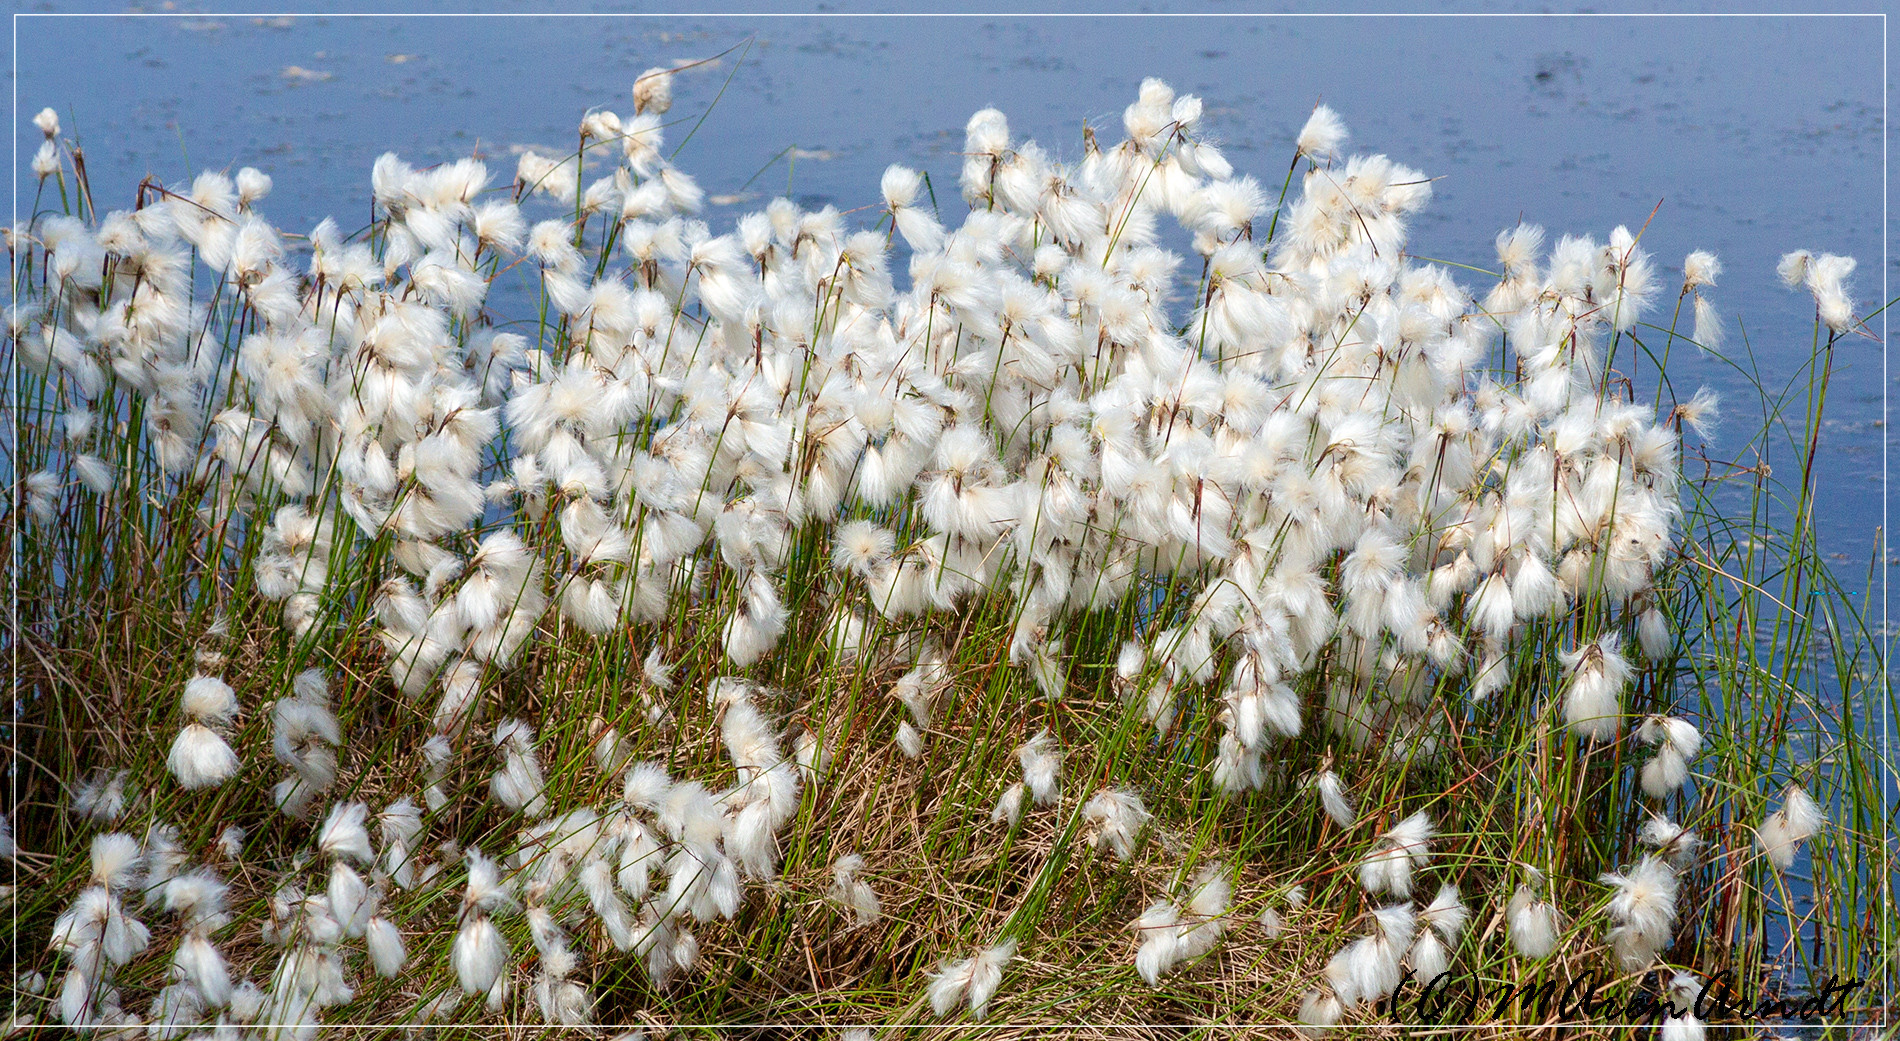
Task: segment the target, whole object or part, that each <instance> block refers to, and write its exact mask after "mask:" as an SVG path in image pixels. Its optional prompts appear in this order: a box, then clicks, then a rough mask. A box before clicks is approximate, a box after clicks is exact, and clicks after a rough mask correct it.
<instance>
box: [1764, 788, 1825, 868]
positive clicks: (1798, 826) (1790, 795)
mask: <svg viewBox="0 0 1900 1041" xmlns="http://www.w3.org/2000/svg"><path fill="white" fill-rule="evenodd" d="M1826 823H1827V816H1826V815H1825V814H1824V813H1822V812H1821V806H1820V804H1819V803H1817V802H1815V801H1814V797H1813V796H1811V795H1809V794H1808V791H1807V789H1806V788H1803V787H1801V786H1800V785H1799V784H1791V785H1789V786H1788V787H1787V788H1786V789H1784V790H1783V791H1782V793H1781V808H1780V809H1778V810H1776V811H1775V812H1773V813H1771V814H1769V815H1768V816H1767V817H1766V818H1765V819H1764V820H1763V821H1762V822H1761V827H1760V828H1759V829H1757V830H1756V833H1755V838H1756V843H1757V845H1759V846H1760V847H1761V851H1762V855H1763V856H1766V857H1767V858H1768V862H1769V863H1770V864H1773V865H1774V866H1775V867H1776V868H1778V869H1779V870H1782V871H1786V870H1788V869H1789V868H1791V867H1793V866H1794V858H1795V854H1796V853H1798V852H1799V851H1800V848H1801V843H1803V842H1806V841H1807V840H1808V839H1811V838H1813V837H1814V836H1816V835H1818V834H1820V832H1821V827H1822V825H1824V824H1826Z"/></svg>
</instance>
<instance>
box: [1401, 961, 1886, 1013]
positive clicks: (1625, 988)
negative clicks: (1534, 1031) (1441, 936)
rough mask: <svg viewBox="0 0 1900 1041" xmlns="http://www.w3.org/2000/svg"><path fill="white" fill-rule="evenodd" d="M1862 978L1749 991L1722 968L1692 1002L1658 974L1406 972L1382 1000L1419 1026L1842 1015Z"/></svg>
mask: <svg viewBox="0 0 1900 1041" xmlns="http://www.w3.org/2000/svg"><path fill="white" fill-rule="evenodd" d="M1864 986H1866V981H1865V980H1859V979H1853V980H1842V979H1840V978H1839V977H1835V976H1829V977H1827V979H1826V980H1824V981H1822V982H1821V984H1820V985H1819V986H1818V987H1815V988H1813V989H1811V990H1809V991H1808V992H1807V993H1805V994H1802V995H1800V996H1798V997H1791V996H1788V995H1786V994H1782V993H1780V992H1777V991H1772V990H1770V989H1768V988H1767V987H1765V986H1764V987H1762V988H1760V989H1757V990H1753V991H1750V990H1746V989H1744V988H1743V987H1742V986H1741V985H1739V984H1738V983H1737V982H1736V979H1735V974H1734V973H1733V972H1732V971H1730V970H1727V969H1724V970H1722V971H1721V972H1718V973H1716V974H1715V975H1713V976H1711V977H1709V978H1708V980H1706V981H1704V982H1702V984H1701V989H1700V992H1699V993H1697V994H1696V995H1695V998H1694V1000H1693V1001H1686V1000H1682V999H1681V998H1680V997H1672V996H1671V993H1670V991H1669V989H1668V987H1667V980H1666V979H1663V978H1659V977H1656V976H1653V975H1652V976H1645V977H1638V978H1635V979H1628V978H1624V977H1609V978H1606V977H1599V976H1597V975H1596V974H1594V973H1585V974H1584V975H1581V976H1575V977H1571V978H1569V979H1567V980H1564V979H1556V978H1537V979H1530V980H1526V981H1524V982H1522V983H1517V984H1511V983H1506V982H1503V981H1498V980H1482V979H1479V978H1477V977H1476V976H1470V975H1462V976H1461V975H1458V974H1456V973H1450V972H1447V973H1441V974H1440V975H1439V976H1438V977H1436V978H1435V979H1432V980H1431V981H1429V982H1425V983H1420V981H1419V980H1418V979H1417V978H1416V977H1415V976H1414V975H1413V974H1412V973H1411V972H1410V971H1409V970H1408V971H1407V972H1406V974H1405V976H1404V977H1403V978H1402V979H1401V980H1400V981H1399V987H1398V989H1397V990H1395V991H1393V993H1392V996H1391V997H1390V998H1388V999H1387V1000H1386V1002H1385V1007H1386V1008H1387V1009H1389V1010H1390V1011H1391V1012H1393V1013H1394V1014H1395V1015H1396V1016H1397V1017H1398V1018H1400V1019H1402V1020H1406V1021H1409V1022H1413V1023H1417V1024H1421V1025H1433V1024H1455V1023H1481V1022H1487V1021H1490V1020H1495V1019H1497V1018H1499V1017H1502V1016H1505V1015H1510V1014H1512V1013H1513V1010H1515V1014H1516V1015H1517V1016H1520V1017H1534V1018H1535V1019H1536V1020H1538V1021H1540V1022H1542V1021H1548V1020H1550V1019H1551V1017H1553V1016H1554V1017H1556V1019H1557V1021H1559V1022H1566V1023H1568V1022H1580V1021H1584V1020H1595V1021H1613V1022H1618V1023H1626V1024H1637V1023H1650V1022H1660V1021H1661V1020H1662V1019H1664V1018H1666V1017H1673V1018H1677V1019H1680V1018H1683V1017H1685V1016H1694V1017H1695V1018H1696V1019H1701V1020H1731V1019H1739V1020H1743V1021H1766V1020H1782V1019H1807V1018H1818V1019H1842V1018H1845V1016H1846V1013H1847V1002H1848V999H1849V998H1850V997H1852V995H1853V994H1854V992H1855V991H1858V990H1860V989H1861V988H1862V987H1864Z"/></svg>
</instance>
